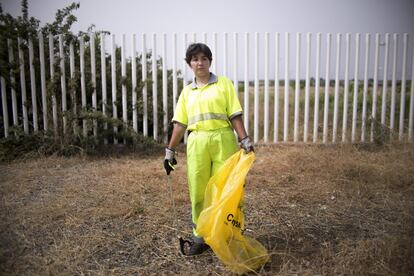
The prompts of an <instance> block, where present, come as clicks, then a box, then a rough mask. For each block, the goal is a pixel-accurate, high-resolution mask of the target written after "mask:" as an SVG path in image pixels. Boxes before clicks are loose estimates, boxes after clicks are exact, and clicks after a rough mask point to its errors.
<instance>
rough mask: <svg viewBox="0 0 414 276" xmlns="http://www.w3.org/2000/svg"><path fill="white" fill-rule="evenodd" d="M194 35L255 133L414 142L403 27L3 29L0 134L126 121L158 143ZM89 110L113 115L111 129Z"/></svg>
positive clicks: (293, 138)
mask: <svg viewBox="0 0 414 276" xmlns="http://www.w3.org/2000/svg"><path fill="white" fill-rule="evenodd" d="M198 41H199V42H204V43H207V44H208V45H209V46H210V48H211V50H212V52H213V63H212V66H211V71H212V72H214V73H216V74H218V75H226V76H228V77H229V78H231V79H232V80H233V82H234V87H235V90H236V92H237V94H238V96H239V99H240V102H241V104H242V106H243V110H244V115H243V119H244V123H245V126H246V128H247V129H248V131H249V133H250V135H251V136H252V137H253V140H254V142H255V143H279V142H294V143H299V142H304V143H337V142H351V143H355V142H373V141H375V140H376V139H387V140H398V141H408V142H412V135H413V116H414V114H413V108H414V85H413V79H414V70H413V64H414V43H413V37H412V35H409V34H406V33H404V34H397V33H394V34H388V33H386V34H378V33H377V34H374V35H372V34H359V33H356V34H350V33H346V34H330V33H328V34H321V33H316V34H312V33H306V34H302V33H296V34H294V35H292V34H290V33H284V34H281V33H258V32H256V33H254V34H250V33H244V34H239V33H233V34H228V33H222V34H218V33H211V34H207V33H202V34H196V33H192V34H187V33H183V34H176V33H173V34H168V35H167V34H151V35H149V34H140V35H136V34H131V35H130V36H126V35H125V34H124V35H122V36H119V37H118V36H116V35H114V34H112V35H107V34H104V33H100V34H96V33H90V34H88V35H84V36H81V37H79V38H77V39H67V38H65V37H64V36H63V35H57V36H53V35H51V34H42V33H39V34H38V36H36V37H33V38H28V39H23V38H17V39H16V40H14V39H8V40H7V41H6V44H7V51H8V59H7V60H2V61H1V62H2V66H3V67H4V68H6V65H7V64H8V66H9V67H7V68H9V69H8V70H9V71H8V74H7V75H2V76H1V79H0V82H1V85H0V88H1V101H2V104H1V108H2V112H1V115H2V117H3V118H2V123H3V124H2V126H1V128H2V129H3V131H2V133H3V135H4V137H9V136H10V135H13V132H14V131H16V129H20V128H21V129H22V131H23V132H24V133H25V134H30V133H38V132H39V131H42V130H43V131H45V132H46V131H52V133H55V135H63V136H65V135H81V136H82V137H85V138H86V137H95V138H97V137H98V135H99V134H100V133H104V132H105V133H106V132H111V133H113V134H117V133H118V132H119V131H122V129H124V128H128V127H129V128H131V129H132V130H133V131H134V132H136V133H139V134H142V135H143V136H144V137H148V136H150V137H152V138H153V139H154V140H157V141H162V142H164V143H166V142H167V139H168V132H169V131H171V128H170V127H169V123H170V121H171V117H172V115H173V112H174V110H175V106H176V101H177V99H178V96H179V93H180V90H181V89H182V87H183V86H184V85H186V84H188V83H189V82H190V81H191V79H192V74H191V73H192V72H190V71H191V70H188V69H187V64H186V63H185V61H184V56H185V49H186V48H187V46H188V45H189V44H190V43H192V42H198ZM117 42H118V44H117ZM56 84H59V85H56ZM28 90H30V92H29V91H28ZM149 92H150V93H149ZM151 105H152V106H151ZM292 111H293V112H292ZM85 112H86V113H87V112H89V113H91V112H92V113H93V112H99V113H100V114H101V115H102V116H103V117H105V118H111V119H114V120H118V121H120V122H121V123H117V124H113V126H112V128H111V129H108V123H107V122H105V123H103V124H101V123H99V124H98V119H99V118H95V117H92V118H91V117H86V116H82V114H84V113H85ZM71 118H73V119H71ZM118 118H120V119H118ZM282 125H283V127H282ZM312 126H313V127H312ZM12 127H13V128H12ZM185 140H186V138H185ZM104 142H105V143H109V142H111V143H115V144H116V143H118V142H123V143H125V142H126V141H125V140H123V141H118V138H117V137H116V136H114V138H113V139H112V140H111V141H108V139H107V138H105V141H104Z"/></svg>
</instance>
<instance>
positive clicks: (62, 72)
mask: <svg viewBox="0 0 414 276" xmlns="http://www.w3.org/2000/svg"><path fill="white" fill-rule="evenodd" d="M59 58H60V86H61V89H62V113H63V114H62V117H63V134H66V125H67V115H66V109H67V104H66V76H65V53H64V51H63V35H61V34H60V35H59Z"/></svg>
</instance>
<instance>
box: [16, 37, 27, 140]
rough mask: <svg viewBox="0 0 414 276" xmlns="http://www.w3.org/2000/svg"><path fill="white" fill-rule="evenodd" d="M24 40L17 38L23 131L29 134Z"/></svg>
mask: <svg viewBox="0 0 414 276" xmlns="http://www.w3.org/2000/svg"><path fill="white" fill-rule="evenodd" d="M22 43H23V42H22V40H21V39H20V37H19V38H17V47H18V51H19V65H20V88H21V92H22V110H23V131H24V133H26V134H29V118H28V114H27V105H26V104H27V97H26V75H25V70H24V54H23V50H22V47H21V44H22Z"/></svg>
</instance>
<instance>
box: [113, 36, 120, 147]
mask: <svg viewBox="0 0 414 276" xmlns="http://www.w3.org/2000/svg"><path fill="white" fill-rule="evenodd" d="M111 44H112V53H111V81H112V117H113V118H114V119H118V108H117V102H116V94H117V93H116V92H117V91H116V44H115V34H112V36H111ZM117 134H118V126H117V125H114V144H115V145H116V144H118V138H116V136H117Z"/></svg>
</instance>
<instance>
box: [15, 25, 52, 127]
mask: <svg viewBox="0 0 414 276" xmlns="http://www.w3.org/2000/svg"><path fill="white" fill-rule="evenodd" d="M38 39H39V58H40V86H41V89H42V113H43V130H44V131H47V130H48V121H47V120H48V119H47V92H46V73H45V48H44V47H45V46H44V41H43V33H42V32H39V33H38ZM13 83H14V81H13Z"/></svg>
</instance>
